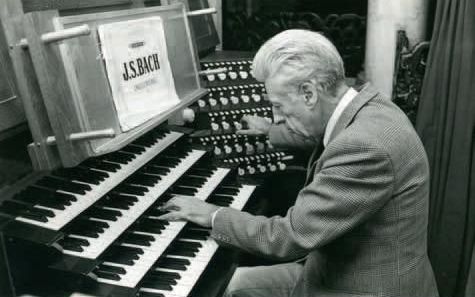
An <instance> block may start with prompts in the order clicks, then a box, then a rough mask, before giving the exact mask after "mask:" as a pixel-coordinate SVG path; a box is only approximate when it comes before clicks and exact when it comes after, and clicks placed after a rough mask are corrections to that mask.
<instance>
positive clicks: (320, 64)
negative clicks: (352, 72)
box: [253, 29, 345, 93]
mask: <svg viewBox="0 0 475 297" xmlns="http://www.w3.org/2000/svg"><path fill="white" fill-rule="evenodd" d="M283 66H285V67H288V68H290V69H291V70H293V71H292V72H293V73H294V75H292V77H289V80H290V81H291V82H292V83H294V84H300V83H302V82H304V81H307V80H312V79H315V80H316V82H317V87H318V91H320V92H321V91H323V92H327V93H334V91H335V90H336V88H337V87H338V85H339V84H340V83H341V82H342V81H344V79H345V68H344V66H343V60H342V58H341V56H340V54H339V53H338V51H337V49H336V48H335V46H334V45H333V44H332V43H331V42H330V41H329V40H328V39H327V38H326V37H324V36H323V35H322V34H320V33H317V32H312V31H308V30H301V29H293V30H286V31H283V32H281V33H279V34H277V35H275V36H274V37H272V38H271V39H269V40H268V41H266V42H265V43H264V45H262V47H261V48H260V49H259V51H258V52H257V54H256V56H255V57H254V61H253V73H254V76H255V77H256V79H257V80H259V81H262V82H263V81H265V80H266V79H268V78H270V77H272V76H273V75H275V74H276V73H277V72H278V70H279V69H280V68H281V67H283Z"/></svg>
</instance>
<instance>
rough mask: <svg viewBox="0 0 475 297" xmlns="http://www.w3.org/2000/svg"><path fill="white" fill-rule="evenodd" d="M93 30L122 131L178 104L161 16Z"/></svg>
mask: <svg viewBox="0 0 475 297" xmlns="http://www.w3.org/2000/svg"><path fill="white" fill-rule="evenodd" d="M97 30H98V35H99V42H100V44H101V50H102V56H103V58H104V61H105V67H106V71H107V76H108V79H109V84H110V87H111V90H112V96H113V100H114V103H115V108H116V110H117V115H118V118H119V122H120V125H121V129H122V131H123V132H125V131H128V130H130V129H133V128H134V127H137V126H139V125H141V124H143V123H144V122H146V121H148V120H150V119H151V118H153V117H155V116H157V115H158V114H160V113H163V112H164V111H167V110H168V109H170V108H171V107H173V106H174V105H176V104H178V103H179V99H178V95H177V93H176V89H175V84H174V81H173V76H172V72H171V68H170V63H169V61H168V54H167V45H166V39H165V31H164V28H163V21H162V18H161V17H158V16H157V17H150V18H144V19H140V20H130V21H123V22H115V23H110V24H103V25H100V26H98V29H97Z"/></svg>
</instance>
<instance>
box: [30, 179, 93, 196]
mask: <svg viewBox="0 0 475 297" xmlns="http://www.w3.org/2000/svg"><path fill="white" fill-rule="evenodd" d="M36 184H37V185H39V186H43V187H46V188H51V189H57V190H63V191H66V192H71V193H76V194H81V195H84V194H86V191H90V190H91V186H90V185H87V184H82V183H77V182H73V181H69V180H65V179H62V178H54V177H51V176H45V177H43V178H41V179H40V180H38V181H37V182H36Z"/></svg>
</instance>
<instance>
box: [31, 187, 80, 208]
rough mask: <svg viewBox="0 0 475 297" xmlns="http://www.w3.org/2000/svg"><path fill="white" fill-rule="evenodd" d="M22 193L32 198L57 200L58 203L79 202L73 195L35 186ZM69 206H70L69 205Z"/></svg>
mask: <svg viewBox="0 0 475 297" xmlns="http://www.w3.org/2000/svg"><path fill="white" fill-rule="evenodd" d="M22 192H23V193H24V194H28V195H32V196H40V197H42V198H44V199H49V200H55V199H57V200H58V201H64V202H63V203H67V202H74V201H77V200H78V199H77V198H76V197H75V196H74V195H72V194H68V193H62V192H57V191H56V190H52V189H47V188H43V187H38V186H34V185H33V186H30V187H28V188H26V189H25V190H23V191H22ZM67 205H69V204H67Z"/></svg>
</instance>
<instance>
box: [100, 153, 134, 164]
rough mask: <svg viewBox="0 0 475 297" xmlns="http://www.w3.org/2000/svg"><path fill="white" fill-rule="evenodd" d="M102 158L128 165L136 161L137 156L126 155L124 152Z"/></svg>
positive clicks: (102, 157)
mask: <svg viewBox="0 0 475 297" xmlns="http://www.w3.org/2000/svg"><path fill="white" fill-rule="evenodd" d="M100 158H101V159H103V160H106V161H109V162H113V163H119V164H127V163H129V162H130V161H132V160H133V159H135V155H133V154H129V153H124V152H113V153H110V154H107V155H104V156H101V157H100Z"/></svg>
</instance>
